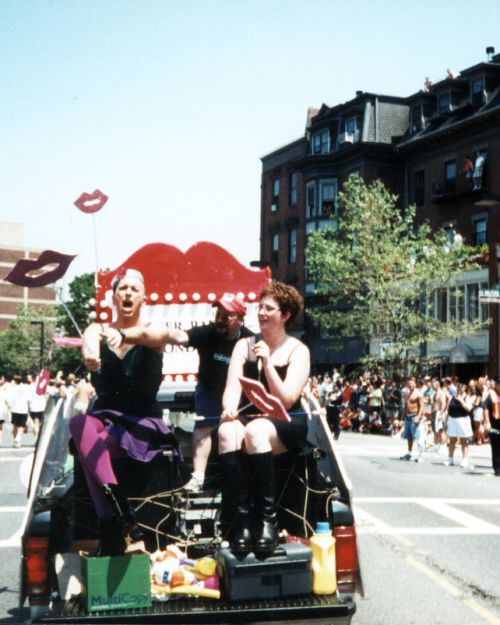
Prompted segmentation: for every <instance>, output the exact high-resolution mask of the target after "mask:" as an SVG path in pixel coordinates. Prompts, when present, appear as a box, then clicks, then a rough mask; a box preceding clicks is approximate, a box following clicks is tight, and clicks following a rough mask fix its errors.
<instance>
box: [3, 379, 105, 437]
mask: <svg viewBox="0 0 500 625" xmlns="http://www.w3.org/2000/svg"><path fill="white" fill-rule="evenodd" d="M73 395H74V397H75V405H74V411H75V412H77V413H83V412H85V411H86V410H87V407H88V405H89V402H90V400H91V399H92V397H93V396H94V395H95V390H94V387H93V386H92V384H91V382H90V376H89V375H87V376H84V377H82V378H78V377H77V376H76V375H75V374H73V373H70V374H69V375H68V376H66V377H64V376H63V374H62V372H61V371H59V372H58V373H57V375H56V377H55V378H53V379H50V380H49V381H48V383H47V384H46V385H41V384H39V380H38V377H37V376H36V375H31V374H28V375H24V376H22V375H20V374H15V375H13V376H12V378H11V379H10V380H9V379H7V378H6V377H5V376H3V375H0V444H2V442H3V432H4V427H5V428H6V427H8V426H9V425H10V426H11V428H12V437H13V442H12V445H13V447H15V448H19V447H21V444H22V441H23V434H25V433H28V432H29V431H31V432H32V433H33V436H34V438H35V440H36V438H37V437H38V434H39V432H40V426H41V424H42V421H43V414H44V412H45V408H46V406H47V402H48V400H49V398H50V397H54V398H55V399H58V398H59V397H63V398H65V397H70V396H73Z"/></svg>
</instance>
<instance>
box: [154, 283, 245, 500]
mask: <svg viewBox="0 0 500 625" xmlns="http://www.w3.org/2000/svg"><path fill="white" fill-rule="evenodd" d="M215 306H216V308H217V311H216V314H215V322H213V323H209V324H208V325H203V326H196V327H194V328H191V329H190V330H187V331H186V330H171V329H169V330H168V337H167V338H166V343H169V344H171V345H182V346H185V347H193V348H194V349H196V350H197V352H198V355H199V357H200V364H199V367H198V383H197V385H196V391H195V409H196V414H197V415H198V416H200V417H203V419H202V420H199V421H196V424H195V429H194V432H193V474H192V476H191V479H190V480H189V482H188V483H187V484H186V486H185V487H184V488H185V490H188V491H190V492H198V491H199V490H201V488H202V487H203V480H204V478H205V469H206V467H207V462H208V456H209V455H210V450H211V444H212V440H211V433H212V430H213V429H214V428H215V427H217V425H218V422H219V417H220V414H221V411H222V405H221V402H222V394H223V392H224V388H225V386H226V377H227V369H228V366H229V361H230V360H231V354H232V352H233V348H234V346H235V345H236V341H238V339H240V338H242V337H245V336H252V335H253V332H251V331H250V330H249V329H248V328H246V327H245V326H244V325H243V321H244V317H245V313H246V306H245V304H244V302H243V301H242V300H241V299H239V298H238V297H236V296H234V295H232V294H230V293H226V294H225V295H224V296H223V297H222V298H221V299H220V300H218V302H217V303H216V304H215Z"/></svg>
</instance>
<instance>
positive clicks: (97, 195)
mask: <svg viewBox="0 0 500 625" xmlns="http://www.w3.org/2000/svg"><path fill="white" fill-rule="evenodd" d="M107 201H108V196H107V195H104V193H103V192H102V191H100V190H99V189H96V190H95V191H94V192H93V193H82V194H81V195H80V197H79V198H78V199H77V200H75V201H74V202H73V203H74V205H75V206H76V207H77V208H78V209H80V210H81V211H82V213H97V211H100V210H101V208H102V207H103V206H104V204H106V202H107Z"/></svg>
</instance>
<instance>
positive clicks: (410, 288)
mask: <svg viewBox="0 0 500 625" xmlns="http://www.w3.org/2000/svg"><path fill="white" fill-rule="evenodd" d="M338 200H339V211H338V214H337V215H334V216H333V217H332V227H331V228H327V229H325V230H321V231H316V232H314V233H312V234H311V236H310V238H309V241H308V246H307V271H308V277H309V280H311V281H312V282H314V284H315V293H316V294H317V295H318V296H319V300H320V301H321V302H322V303H323V305H321V306H319V307H317V308H316V309H315V310H312V311H311V312H310V315H311V316H312V318H313V319H314V320H315V321H316V322H318V323H319V324H320V325H321V326H323V327H324V328H329V329H330V332H329V333H330V335H332V334H335V335H337V336H339V337H348V336H351V337H352V336H360V337H363V339H364V340H365V341H366V342H367V344H368V343H369V342H370V341H372V340H378V341H380V342H384V343H385V344H386V345H387V349H386V351H385V354H384V355H383V357H382V359H381V360H382V364H385V365H386V366H388V365H389V366H390V367H398V366H400V365H401V363H405V364H406V362H407V361H408V359H409V358H410V355H411V354H412V352H413V353H415V351H417V352H418V347H419V346H421V345H423V344H425V343H429V342H431V341H433V340H435V339H437V338H441V337H458V336H460V335H464V334H469V333H472V332H474V331H475V330H477V329H478V327H479V326H480V324H479V323H468V322H464V321H461V322H460V325H459V326H457V325H456V324H454V323H452V322H442V321H440V320H439V319H436V318H435V315H434V309H433V306H432V305H431V302H433V298H431V297H430V296H431V294H433V292H434V291H436V290H438V289H441V288H446V287H450V286H453V285H454V284H456V278H457V276H458V275H459V274H462V273H464V272H466V271H469V270H472V269H475V268H477V266H476V265H475V259H476V258H477V256H478V248H473V247H470V246H467V245H465V244H463V243H462V242H461V241H460V239H459V237H457V240H456V241H455V243H454V244H451V243H450V242H449V239H448V236H447V234H446V232H444V231H443V230H439V231H433V230H432V229H431V228H430V226H429V225H427V224H422V225H417V224H416V223H415V207H414V206H409V207H408V208H406V209H405V210H404V211H402V210H400V209H399V208H398V206H397V203H396V202H397V198H396V197H395V196H392V195H391V194H390V193H389V192H388V191H387V190H386V189H385V187H384V186H383V184H382V183H381V182H380V181H375V182H373V183H372V184H370V185H367V184H365V183H364V182H363V180H362V179H361V178H360V177H359V176H351V177H350V178H349V180H348V181H347V183H346V184H345V185H344V190H343V192H341V193H339V198H338ZM425 302H428V306H427V310H428V314H426V305H425ZM369 360H370V357H367V361H369Z"/></svg>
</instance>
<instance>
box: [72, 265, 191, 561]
mask: <svg viewBox="0 0 500 625" xmlns="http://www.w3.org/2000/svg"><path fill="white" fill-rule="evenodd" d="M112 289H113V303H114V305H115V307H116V320H114V321H112V322H111V323H109V324H98V323H92V324H91V325H89V326H88V327H87V329H86V330H85V332H84V335H83V347H82V355H83V358H84V362H85V365H86V367H87V368H88V369H89V370H90V371H91V372H92V374H91V377H92V384H93V386H94V388H95V390H96V394H97V397H96V399H95V401H94V402H93V403H92V407H91V409H90V410H89V411H87V414H76V415H74V416H73V418H72V419H71V421H70V424H69V429H70V432H71V436H72V440H73V443H74V446H75V448H76V452H77V454H78V457H79V459H80V462H81V464H82V467H83V471H84V474H85V478H86V481H87V484H88V487H89V492H90V496H91V498H92V501H93V503H94V506H95V509H96V512H97V516H98V518H99V526H100V532H101V546H100V550H99V555H103V556H104V555H118V554H120V553H123V552H124V551H125V548H126V536H127V535H129V536H130V537H131V538H132V539H133V540H134V539H136V540H137V539H139V538H140V537H141V534H142V532H141V530H140V528H139V527H138V524H137V521H136V517H135V513H134V509H133V507H132V506H131V504H130V502H129V501H128V499H127V497H126V495H125V493H124V491H123V489H122V487H121V485H119V484H118V480H117V478H116V474H115V471H114V469H113V465H112V460H113V459H114V458H118V457H123V456H129V457H130V458H133V459H134V460H138V461H141V462H149V461H150V460H152V459H153V458H154V457H155V456H157V455H158V454H160V453H162V452H163V451H164V450H167V449H172V450H173V451H174V455H178V453H179V452H178V447H177V442H176V440H175V437H174V436H173V434H172V432H171V430H170V429H169V428H168V427H167V426H166V425H165V423H164V422H163V419H162V408H161V406H160V404H159V403H158V402H157V401H156V394H157V392H158V388H159V386H160V383H161V380H162V363H163V345H162V344H161V343H160V342H158V345H156V346H155V345H154V344H152V343H151V341H149V342H148V345H147V346H146V345H141V344H137V345H133V346H132V345H127V344H125V342H124V340H123V339H124V333H125V332H126V330H127V328H131V327H136V326H141V325H143V324H142V322H141V319H140V316H141V307H142V305H143V303H144V301H145V286H144V278H143V276H142V274H141V273H140V272H139V271H136V270H134V269H126V270H123V271H122V272H120V273H119V274H118V275H116V276H115V277H114V279H113V281H112Z"/></svg>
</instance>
